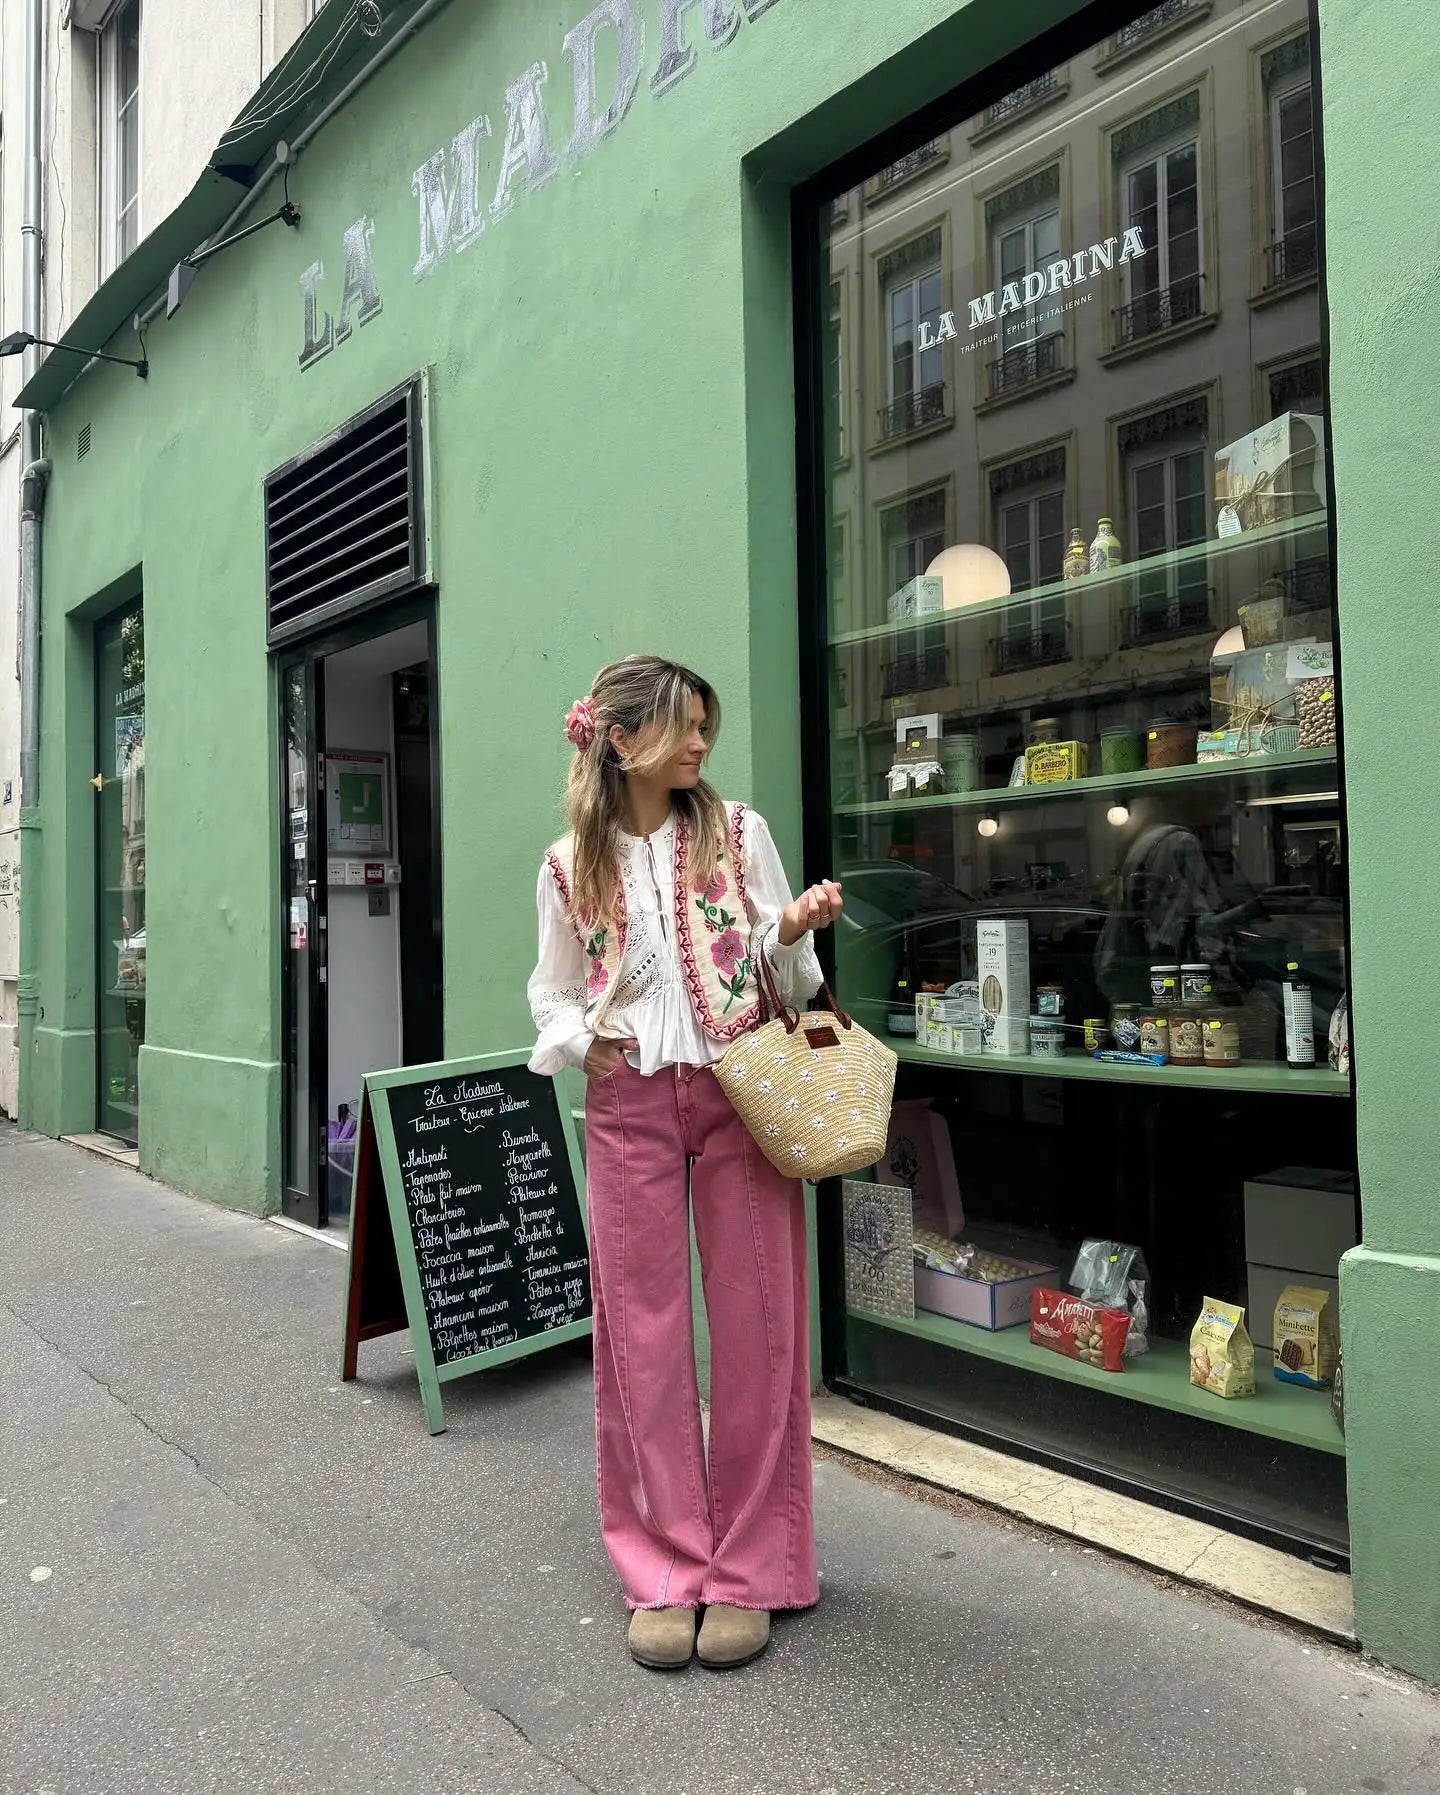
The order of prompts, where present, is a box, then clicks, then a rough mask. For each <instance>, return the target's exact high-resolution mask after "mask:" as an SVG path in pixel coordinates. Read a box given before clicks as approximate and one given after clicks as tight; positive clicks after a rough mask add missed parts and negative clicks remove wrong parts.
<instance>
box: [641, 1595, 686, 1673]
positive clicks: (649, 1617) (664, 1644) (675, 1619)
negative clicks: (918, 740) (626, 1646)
mask: <svg viewBox="0 0 1440 1795" xmlns="http://www.w3.org/2000/svg"><path fill="white" fill-rule="evenodd" d="M694 1655H695V1610H694V1609H693V1608H637V1609H636V1610H635V1612H634V1614H632V1615H631V1617H630V1656H631V1657H632V1658H633V1659H634V1660H635V1662H636V1663H637V1664H643V1665H645V1667H646V1668H647V1669H649V1670H683V1669H684V1668H685V1666H686V1665H687V1664H688V1663H689V1662H690V1660H691V1658H692V1657H694Z"/></svg>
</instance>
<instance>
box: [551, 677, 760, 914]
mask: <svg viewBox="0 0 1440 1795" xmlns="http://www.w3.org/2000/svg"><path fill="white" fill-rule="evenodd" d="M695 698H699V699H700V701H701V703H702V704H703V705H704V706H705V739H706V741H707V742H708V743H709V744H710V745H711V746H712V747H713V746H714V743H715V738H716V736H717V735H718V734H719V733H720V700H719V698H717V697H716V695H715V689H714V687H713V686H711V685H710V684H709V682H708V681H707V680H703V679H701V678H700V676H699V674H698V673H692V672H691V671H690V669H689V668H688V667H682V666H680V665H678V663H676V662H675V661H666V660H662V659H661V658H660V656H659V655H653V654H631V655H626V657H625V659H624V660H623V661H612V662H611V663H610V665H609V666H608V667H602V668H601V669H600V671H599V672H598V673H597V674H596V675H595V680H594V683H593V684H592V686H591V688H590V704H591V706H592V707H593V711H594V724H595V728H594V736H593V739H592V740H591V741H590V743H589V745H588V746H587V747H584V748H581V747H577V748H576V750H575V758H574V760H572V761H571V763H570V771H569V774H568V775H567V777H566V782H565V808H566V812H567V814H568V817H569V821H570V828H571V830H572V832H573V834H574V838H575V860H574V888H573V891H572V894H571V896H572V902H573V905H574V908H575V912H576V914H577V916H579V917H582V918H584V919H585V920H586V922H587V924H588V923H589V922H590V921H598V922H601V923H606V924H609V923H613V922H614V920H615V904H616V898H617V896H618V894H619V884H620V875H619V868H620V862H619V853H618V850H619V834H620V830H621V827H622V825H623V823H624V820H625V775H626V772H627V771H629V772H635V773H640V774H647V773H653V772H654V771H655V770H656V769H658V768H660V767H662V766H664V764H665V763H666V761H668V760H670V759H672V758H673V756H674V755H675V753H676V752H677V751H678V749H679V747H680V744H681V742H683V741H684V739H685V737H686V735H687V734H688V733H689V730H690V705H691V701H692V700H693V699H695ZM617 723H618V724H619V725H620V728H621V729H622V730H623V731H624V733H625V734H626V735H627V736H630V737H632V738H633V737H635V736H638V735H639V734H640V732H641V731H642V730H643V729H645V728H647V727H648V726H650V725H652V724H658V725H659V726H660V728H659V734H658V735H657V736H656V738H655V741H654V743H653V744H652V745H651V746H650V747H649V748H648V749H647V750H646V751H645V753H643V754H642V755H639V756H638V757H637V758H635V759H634V760H632V761H630V762H628V763H627V764H626V765H623V766H622V764H621V760H620V756H619V754H618V753H617V752H616V750H615V747H614V745H613V743H612V742H611V740H610V731H611V729H612V728H613V727H614V726H615V725H616V724H617ZM673 802H674V805H675V808H676V810H677V811H678V812H679V813H680V815H681V817H682V818H683V820H684V821H685V822H686V823H687V824H688V825H689V829H690V839H691V842H692V843H693V844H694V849H693V852H694V854H695V856H696V858H695V860H694V862H693V863H694V864H695V865H697V866H705V867H709V866H713V865H714V863H715V861H716V860H717V859H718V858H719V856H720V855H721V854H722V853H723V852H724V848H725V833H726V817H725V806H724V804H723V803H722V802H721V800H720V795H719V793H718V792H716V791H715V789H714V788H713V786H710V785H708V784H707V783H706V782H705V781H704V780H703V779H702V780H701V781H700V783H699V785H697V786H696V787H695V788H694V789H693V790H688V791H677V792H675V793H674V794H673Z"/></svg>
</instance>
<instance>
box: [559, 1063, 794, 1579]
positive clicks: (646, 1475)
mask: <svg viewBox="0 0 1440 1795" xmlns="http://www.w3.org/2000/svg"><path fill="white" fill-rule="evenodd" d="M585 1153H586V1162H587V1186H588V1203H589V1214H590V1281H591V1290H592V1294H593V1300H594V1310H595V1339H594V1347H595V1433H596V1460H597V1471H598V1481H599V1487H600V1527H601V1532H602V1534H603V1535H604V1539H605V1547H606V1550H607V1551H608V1552H609V1554H610V1558H611V1562H612V1563H613V1564H614V1566H615V1569H616V1571H617V1573H618V1574H619V1577H620V1581H621V1584H622V1585H623V1587H624V1591H625V1600H626V1603H627V1605H628V1606H629V1607H631V1608H670V1607H675V1608H694V1607H698V1606H700V1605H702V1604H705V1603H710V1602H723V1603H727V1604H730V1605H732V1606H735V1607H740V1608H766V1609H778V1608H808V1607H810V1606H812V1605H813V1604H814V1603H815V1602H816V1601H817V1600H818V1599H819V1583H818V1579H817V1574H816V1565H815V1523H814V1511H813V1503H812V1495H811V1468H810V1367H809V1324H808V1320H807V1297H808V1288H807V1280H806V1245H805V1209H804V1202H803V1199H802V1196H801V1190H800V1186H799V1184H797V1183H795V1182H794V1181H792V1180H791V1179H788V1178H785V1177H783V1176H782V1175H781V1174H780V1173H779V1172H777V1171H776V1170H775V1168H774V1167H773V1166H772V1165H771V1164H770V1162H769V1160H767V1159H766V1158H765V1155H764V1154H763V1153H761V1151H760V1150H759V1148H758V1147H757V1146H756V1145H755V1143H754V1142H753V1141H752V1140H751V1138H750V1136H749V1135H748V1134H747V1133H746V1131H745V1129H744V1127H743V1126H742V1125H741V1122H740V1119H739V1117H738V1116H737V1115H736V1114H735V1112H734V1110H733V1109H731V1107H730V1105H729V1103H728V1102H727V1101H726V1099H725V1096H724V1094H723V1093H722V1092H721V1090H720V1087H719V1085H718V1084H717V1083H716V1080H715V1075H714V1073H713V1072H711V1071H710V1070H709V1069H708V1068H706V1069H696V1068H693V1067H680V1068H672V1069H669V1070H666V1071H663V1072H659V1073H656V1074H655V1075H654V1076H653V1077H650V1078H644V1077H642V1076H641V1075H640V1073H638V1072H637V1071H635V1070H634V1068H633V1067H631V1066H630V1065H629V1064H628V1063H627V1062H625V1061H623V1060H622V1061H621V1063H620V1065H619V1067H618V1068H617V1070H616V1071H615V1072H614V1073H613V1074H611V1075H610V1076H609V1077H606V1078H602V1079H599V1080H592V1082H591V1083H590V1085H589V1088H588V1091H587V1094H586V1100H585ZM692 1196H693V1203H694V1213H695V1236H696V1241H697V1243H698V1245H699V1249H700V1265H701V1274H702V1278H703V1282H704V1289H705V1309H706V1313H707V1315H708V1317H709V1324H710V1343H711V1383H710V1454H709V1464H708V1466H707V1464H706V1459H705V1449H704V1440H703V1435H702V1430H701V1424H700V1399H699V1392H698V1388H697V1384H696V1375H695V1341H694V1330H693V1327H692V1324H691V1308H690V1228H689V1211H690V1200H689V1199H691V1197H692Z"/></svg>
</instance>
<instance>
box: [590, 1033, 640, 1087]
mask: <svg viewBox="0 0 1440 1795" xmlns="http://www.w3.org/2000/svg"><path fill="white" fill-rule="evenodd" d="M639 1045H640V1043H639V1042H638V1041H636V1040H634V1039H633V1038H632V1037H631V1036H629V1035H626V1036H625V1038H624V1039H623V1040H620V1041H602V1040H601V1039H600V1038H599V1036H598V1035H597V1036H596V1038H595V1039H594V1040H593V1041H592V1042H591V1043H590V1046H589V1048H588V1050H587V1051H586V1054H585V1076H586V1077H587V1078H608V1077H609V1076H610V1074H611V1073H612V1072H613V1071H614V1070H615V1068H616V1067H617V1066H618V1065H619V1064H620V1062H621V1060H623V1059H624V1057H625V1052H626V1049H627V1048H628V1049H629V1050H630V1051H631V1052H632V1053H633V1052H634V1051H635V1050H636V1049H637V1048H638V1047H639Z"/></svg>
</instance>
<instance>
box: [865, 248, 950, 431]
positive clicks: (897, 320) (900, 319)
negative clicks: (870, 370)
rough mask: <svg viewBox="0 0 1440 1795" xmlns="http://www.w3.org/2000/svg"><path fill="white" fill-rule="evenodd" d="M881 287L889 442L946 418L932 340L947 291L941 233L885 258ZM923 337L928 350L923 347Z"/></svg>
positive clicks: (883, 426) (884, 422) (884, 421)
mask: <svg viewBox="0 0 1440 1795" xmlns="http://www.w3.org/2000/svg"><path fill="white" fill-rule="evenodd" d="M880 286H881V295H882V304H883V307H884V316H885V377H886V385H887V391H886V403H885V405H884V407H883V408H882V410H881V413H880V434H881V437H882V438H883V439H884V440H886V441H890V440H893V439H894V438H896V437H903V436H908V435H909V434H910V433H911V432H912V431H915V430H921V429H924V428H925V426H926V425H927V424H934V423H938V422H939V421H940V420H941V419H943V418H944V416H945V385H944V375H943V362H942V360H941V351H940V348H939V347H938V345H937V344H936V343H935V341H934V339H935V336H936V333H937V331H938V327H939V323H940V313H941V295H942V290H943V289H942V282H941V274H940V233H939V231H930V232H927V233H926V235H925V236H924V237H921V238H919V239H917V241H916V242H914V243H912V244H910V245H908V246H907V247H906V248H905V249H903V250H900V251H897V252H896V253H894V254H892V255H889V256H887V257H886V258H885V259H884V260H883V261H882V262H881V264H880ZM922 338H923V339H924V340H925V342H926V343H928V344H929V345H930V346H929V347H928V348H921V346H920V344H921V340H922Z"/></svg>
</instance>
